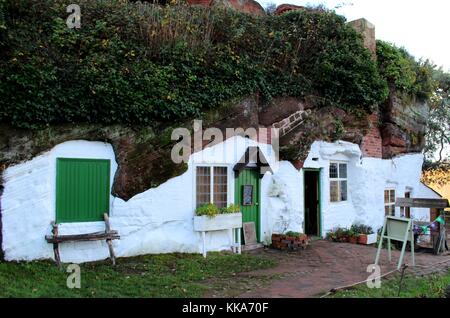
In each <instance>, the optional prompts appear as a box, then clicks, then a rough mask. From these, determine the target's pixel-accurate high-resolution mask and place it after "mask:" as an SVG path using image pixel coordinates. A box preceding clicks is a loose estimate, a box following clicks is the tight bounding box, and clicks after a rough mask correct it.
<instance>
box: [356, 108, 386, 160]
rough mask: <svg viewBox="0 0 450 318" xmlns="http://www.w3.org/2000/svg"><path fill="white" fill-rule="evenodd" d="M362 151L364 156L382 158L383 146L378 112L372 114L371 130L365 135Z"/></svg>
mask: <svg viewBox="0 0 450 318" xmlns="http://www.w3.org/2000/svg"><path fill="white" fill-rule="evenodd" d="M361 151H362V153H363V156H364V157H373V158H382V157H383V146H382V139H381V133H380V129H379V127H378V114H377V113H374V114H372V115H370V130H369V132H368V133H367V135H365V136H364V137H363V140H362V142H361Z"/></svg>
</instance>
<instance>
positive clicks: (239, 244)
mask: <svg viewBox="0 0 450 318" xmlns="http://www.w3.org/2000/svg"><path fill="white" fill-rule="evenodd" d="M237 235H238V251H239V252H238V253H239V254H241V252H242V243H241V228H238V233H237Z"/></svg>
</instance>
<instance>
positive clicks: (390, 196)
mask: <svg viewBox="0 0 450 318" xmlns="http://www.w3.org/2000/svg"><path fill="white" fill-rule="evenodd" d="M384 214H385V215H390V216H395V190H393V189H386V190H384Z"/></svg>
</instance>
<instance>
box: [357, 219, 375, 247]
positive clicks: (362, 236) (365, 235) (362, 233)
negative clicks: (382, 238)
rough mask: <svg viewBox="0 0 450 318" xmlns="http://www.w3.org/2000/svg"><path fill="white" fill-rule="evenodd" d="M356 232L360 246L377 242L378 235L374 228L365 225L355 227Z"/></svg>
mask: <svg viewBox="0 0 450 318" xmlns="http://www.w3.org/2000/svg"><path fill="white" fill-rule="evenodd" d="M353 227H354V231H355V232H356V233H358V244H363V245H370V244H375V243H376V242H377V234H376V233H374V231H373V230H372V227H370V226H368V225H364V224H357V225H354V226H353Z"/></svg>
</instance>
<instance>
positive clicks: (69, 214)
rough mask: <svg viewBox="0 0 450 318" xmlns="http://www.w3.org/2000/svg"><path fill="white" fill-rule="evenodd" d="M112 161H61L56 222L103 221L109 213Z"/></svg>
mask: <svg viewBox="0 0 450 318" xmlns="http://www.w3.org/2000/svg"><path fill="white" fill-rule="evenodd" d="M110 165H111V163H110V161H109V160H100V159H72V158H58V159H57V161H56V222H57V223H61V222H93V221H102V220H103V214H104V213H108V214H109V196H110V192H111V191H110V177H109V176H110V169H111V167H110Z"/></svg>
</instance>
